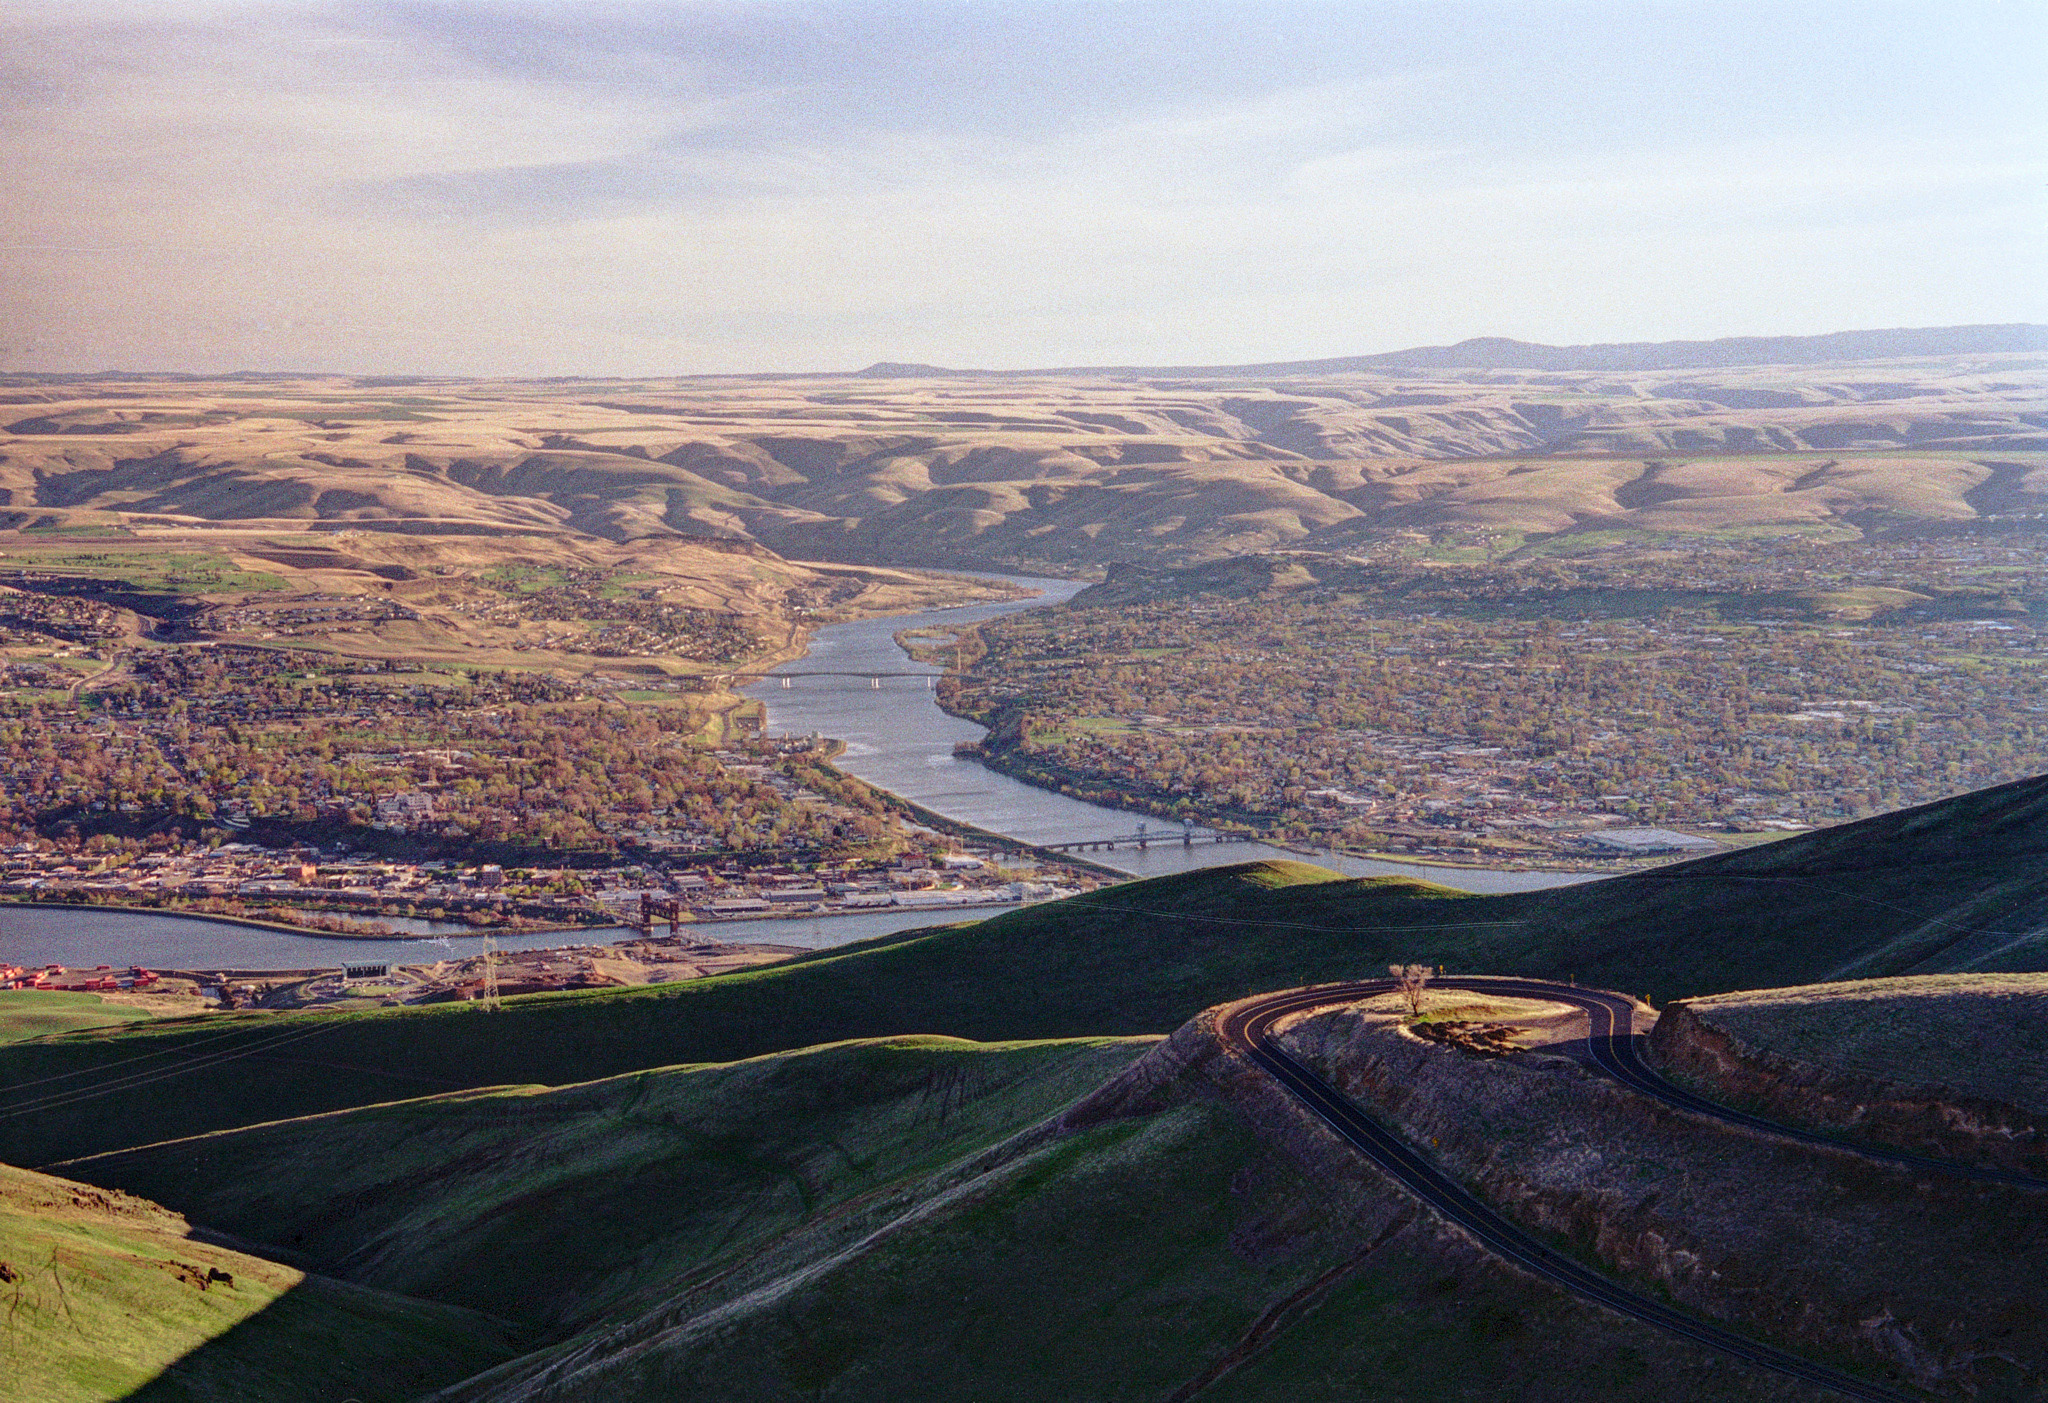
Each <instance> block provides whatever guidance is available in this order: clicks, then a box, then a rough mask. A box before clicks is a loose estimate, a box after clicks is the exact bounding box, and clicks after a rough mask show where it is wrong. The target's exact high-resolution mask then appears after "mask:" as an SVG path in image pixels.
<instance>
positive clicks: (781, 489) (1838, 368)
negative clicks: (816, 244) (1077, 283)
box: [0, 348, 2048, 568]
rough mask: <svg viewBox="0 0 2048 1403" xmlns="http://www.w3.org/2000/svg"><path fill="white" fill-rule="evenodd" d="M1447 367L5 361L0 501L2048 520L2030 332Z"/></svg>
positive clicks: (1077, 516) (787, 525) (742, 533)
mask: <svg viewBox="0 0 2048 1403" xmlns="http://www.w3.org/2000/svg"><path fill="white" fill-rule="evenodd" d="M1539 349H1541V348H1539ZM1594 349H1598V348H1594ZM1788 354H1789V353H1788ZM1424 359H1425V360H1427V358H1426V357H1425V358H1424ZM1457 359H1458V358H1456V357H1452V358H1451V359H1450V362H1441V363H1439V364H1437V365H1435V366H1434V367H1430V366H1426V365H1425V366H1423V367H1420V368H1417V367H1408V368H1402V367H1397V366H1391V365H1380V364H1376V365H1363V364H1361V365H1351V364H1350V363H1349V362H1344V363H1340V364H1337V365H1331V364H1325V365H1322V366H1321V367H1320V368H1318V367H1317V366H1295V367H1269V368H1259V367H1249V368H1245V369H1243V370H1242V371H1213V372H1202V373H1194V372H1187V373H1175V372H1142V371H1131V372H1115V371H1076V372H1045V373H1034V374H1030V375H1011V376H977V375H970V374H955V373H951V372H934V373H932V374H930V375H921V374H918V373H916V371H917V369H918V368H906V370H907V372H908V373H903V374H895V375H887V374H885V375H874V376H820V377H815V378H809V379H804V378H772V379H771V378H754V379H746V378H734V379H724V380H675V381H566V382H565V381H546V382H529V383H521V382H511V381H488V382H465V381H439V380H435V381H405V382H402V383H395V382H392V381H389V380H362V379H349V378H344V377H304V378H297V379H294V378H287V377H265V378H261V379H257V378H241V379H233V378H231V379H224V380H213V381H204V380H195V379H181V378H175V377H172V378H162V379H156V380H151V379H147V378H139V377H123V378H120V379H113V380H109V379H70V380H65V379H58V378H54V377H22V376H16V377H12V378H9V379H0V493H4V496H0V522H4V523H5V524H11V525H15V526H26V527H38V528H42V529H51V528H57V527H92V526H99V527H108V528H110V527H115V526H119V525H123V524H126V525H129V526H141V527H151V526H154V527H156V528H158V529H162V528H165V527H171V526H183V527H186V528H188V529H189V528H191V527H194V526H198V525H203V524H208V523H213V524H218V523H226V522H235V523H246V524H262V525H265V526H268V527H272V528H278V527H284V526H287V525H289V526H291V527H293V528H295V529H301V530H304V529H312V530H339V529H354V530H359V531H368V530H374V531H403V532H409V533H422V532H431V533H447V532H459V533H467V534H472V535H475V534H497V533H518V534H541V535H548V534H562V535H572V536H573V535H581V536H596V537H602V538H606V539H610V540H613V541H622V540H629V539H634V538H638V537H643V536H648V535H670V534H677V533H681V534H692V535H713V536H726V537H743V538H750V539H753V540H756V541H759V542H761V543H763V544H766V545H768V546H770V547H772V548H773V549H775V550H776V551H778V552H780V553H782V554H784V555H789V556H797V557H803V558H826V559H837V560H849V561H886V562H889V563H892V564H966V563H975V564H983V565H989V564H999V563H1008V564H1010V565H1013V566H1038V567H1041V568H1044V567H1054V568H1073V567H1084V566H1089V565H1097V564H1101V563H1103V562H1105V561H1108V560H1111V559H1118V558H1144V559H1154V560H1158V561H1165V562H1176V561H1188V560H1195V559H1204V558H1210V557H1214V556H1218V555H1224V554H1232V553H1239V552H1243V551H1248V550H1257V549H1263V548H1268V547H1274V546H1287V545H1293V544H1297V543H1305V544H1310V545H1318V544H1320V545H1341V544H1344V543H1347V542H1352V541H1356V540H1359V539H1362V538H1369V537H1373V536H1375V535H1379V534H1384V533H1386V532H1401V531H1407V532H1422V533H1425V534H1438V533H1443V532H1447V531H1450V532H1456V531H1480V532H1490V533H1496V534H1499V533H1509V534H1514V535H1530V534H1537V535H1551V534H1557V533H1573V532H1584V531H1605V530H1615V529H1623V530H1633V531H1647V532H1714V531H1728V530H1749V529H1756V528H1769V529H1774V530H1785V529H1793V530H1818V531H1832V532H1837V533H1843V534H1848V535H1853V534H1855V533H1856V532H1857V531H1859V530H1864V529H1868V528H1872V527H1875V526H1878V525H1881V524H1884V523H1887V522H1898V521H1970V520H1976V519H1978V518H1980V517H1983V516H1987V515H2000V514H2013V513H2022V514H2024V513H2029V512H2032V511H2037V510H2040V509H2041V508H2042V507H2043V506H2044V505H2048V477H2044V476H2043V469H2044V464H2048V456H2044V454H2048V353H2043V352H2040V351H2038V350H2036V351H1975V352H1970V351H1964V352H1959V353H1955V354H1948V355H1922V356H1919V357H1917V358H1915V357H1907V358H1898V359H1890V360H1866V359H1853V358H1851V359H1843V360H1837V361H1833V362H1826V363H1807V364H1795V365H1753V364H1752V365H1728V364H1725V363H1722V364H1716V363H1714V359H1713V357H1711V356H1706V355H1705V353H1701V355H1700V356H1696V357H1693V358H1692V359H1693V363H1692V364H1691V365H1686V366H1678V367H1666V368H1659V369H1635V368H1614V369H1567V370H1554V369H1542V368H1483V367H1472V366H1462V365H1459V364H1456V363H1453V362H1455V361H1456V360H1457ZM1467 359H1469V358H1467ZM1483 359H1484V358H1483V357H1482V358H1481V360H1483ZM1509 359H1510V360H1512V359H1513V358H1512V357H1510V358H1509ZM1523 359H1527V357H1523ZM1538 359H1539V360H1540V358H1538ZM1679 359H1681V360H1684V359H1686V357H1683V356H1681V357H1679ZM1722 359H1723V360H1724V361H1725V357H1723V358H1722Z"/></svg>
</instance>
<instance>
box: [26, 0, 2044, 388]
mask: <svg viewBox="0 0 2048 1403" xmlns="http://www.w3.org/2000/svg"><path fill="white" fill-rule="evenodd" d="M2043 71H2048V5H2043V4H2040V3H2037V0H2010V2H2009V3H2001V2H2000V0H1938V3H1919V4H1909V3H1896V4H1894V3H1886V0H1856V2H1855V3H1843V4H1824V5H1814V4H1802V3H1799V0H1772V3H1766V4H1754V5H1751V4H1745V3H1740V0H1700V2H1696V3H1686V0H1638V2H1637V3H1629V4H1622V3H1611V2H1608V3H1573V0H1527V2H1526V3H1523V2H1521V0H1516V2H1515V3H1501V4H1479V3H1470V4H1467V3H1434V4H1379V3H1336V2H1335V0H1332V2H1331V3H1319V2H1318V0H1268V2H1267V3H1258V4H1251V3H1199V0H1197V2H1196V3H1178V4H1152V3H1144V2H1143V0H1121V2H1120V3H1093V4H1067V3H1057V2H1056V0H1030V2H1029V3H1005V0H963V2H962V3H929V4H883V3H779V2H778V3H769V2H768V0H759V2H755V0H722V2H720V3H639V4H585V3H524V4H514V3H462V4H447V3H431V2H430V0H418V2H417V3H376V4H282V3H234V4H228V3H212V0H181V3H178V4H176V5H163V4H127V3H121V2H120V0H88V3H84V4H80V3H77V0H68V3H62V4H53V3H46V0H10V3H9V4H8V5H7V6H6V7H5V9H4V10H0V371H8V370H13V371H22V370H42V371H91V370H104V369H124V370H185V371H195V372H225V371H233V370H319V371H336V372H344V373H354V374H447V375H507V376H530V375H616V376H664V375H684V374H722V373H734V372H749V371H785V372H787V371H812V370H851V369H856V368H858V367H860V366H862V365H865V364H868V363H870V362H873V361H877V360H896V361H916V362H926V363H932V364H938V365H946V366H962V367H969V366H971V367H988V368H1025V367H1041V366H1073V365H1113V364H1138V365H1198V364H1232V363H1247V362H1256V361H1262V360H1292V359H1305V358H1312V357H1320V356H1340V355H1357V354H1365V353H1371V352H1378V351H1388V350H1395V349H1399V348H1404V347H1409V346H1417V345H1435V344H1443V343H1448V342H1453V341H1457V340H1461V339H1463V338H1465V337H1470V336H1512V337H1518V338H1521V339H1524V340H1531V341H1543V342H1549V343H1553V344H1574V343H1582V342H1591V341H1631V340H1671V339H1694V338H1706V337H1714V336H1728V335H1788V334H1815V333H1821V332H1828V331H1838V330H1851V329H1861V328H1871V327H1895V326H1943V325H1957V324H1966V323H1974V322H2015V321H2037V322H2048V97H2044V92H2048V84H2043V83H2042V82H2041V81H2040V75H2041V73H2042V72H2043Z"/></svg>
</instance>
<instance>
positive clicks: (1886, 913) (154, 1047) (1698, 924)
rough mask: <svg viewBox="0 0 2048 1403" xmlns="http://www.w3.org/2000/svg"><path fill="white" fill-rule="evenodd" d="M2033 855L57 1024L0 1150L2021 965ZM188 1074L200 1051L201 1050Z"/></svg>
mask: <svg viewBox="0 0 2048 1403" xmlns="http://www.w3.org/2000/svg"><path fill="white" fill-rule="evenodd" d="M2044 850H2048V780H2039V779H2036V780H2026V781H2021V782H2019V783H2016V784H2010V785H2005V786H2001V787H2000V788H1997V789H1992V790H1985V791H1981V792H1979V793H1976V794H1970V795H1964V796H1962V797H1960V798H1957V799H1952V800H1946V801H1943V802H1941V803H1938V804H1932V805H1927V806H1925V807H1923V808H1921V809H1914V810H1906V811H1903V812H1901V813H1896V814H1888V815H1884V816H1882V817H1879V818H1876V819H1871V820H1867V821H1865V822H1862V823H1857V824H1850V825H1845V826H1843V827H1841V828H1835V829H1830V830H1826V831H1824V832H1820V833H1814V834H1809V835H1804V836H1801V837H1798V838H1793V839H1788V840H1786V841H1784V842H1781V843H1774V844H1770V845H1768V846H1765V847H1761V848H1755V849H1750V850H1748V851H1745V852H1739V853H1731V854H1724V855H1719V856H1715V857H1711V858H1707V859H1703V860H1701V861H1699V862H1693V863H1687V864H1684V865H1681V866H1676V867H1670V868H1665V869H1661V870H1659V871H1656V872H1650V873H1644V874H1640V875H1635V876H1629V877H1624V878H1618V879H1615V880H1611V881H1605V882H1599V883H1591V884H1587V885H1583V886H1576V887H1567V888H1560V889H1555V890H1552V891H1548V892H1538V893H1527V894H1521V895H1513V896H1491V897H1479V896H1467V895H1463V894H1459V893H1454V892H1451V891H1449V890H1447V889H1444V888H1439V887H1431V886H1428V885H1427V884H1422V883H1413V882H1406V881H1401V880H1386V879H1375V880H1366V881H1349V880H1342V879H1337V878H1335V877H1333V875H1332V874H1330V873H1327V872H1324V871H1323V870H1321V869H1319V868H1314V867H1309V866H1306V865H1304V864H1296V863H1264V864H1251V865H1248V866H1243V867H1236V868H1223V869H1213V870H1210V871H1205V872H1197V873H1189V874H1184V875H1180V876H1174V877H1167V878H1161V879H1157V880H1154V881H1149V882H1136V883H1131V884H1128V885H1126V886H1122V887H1118V888H1114V889H1112V890H1109V891H1106V892H1100V893H1095V894H1092V895H1090V896H1088V897H1085V898H1078V899H1076V900H1073V901H1069V902H1063V903H1056V904H1049V905H1045V906H1040V907H1035V908H1032V909H1029V910H1025V911H1019V912H1014V913H1011V914H1009V915H1005V916H1001V917H998V918H996V919H994V920H990V921H983V922H980V923H977V924H974V925H970V926H964V927H956V928H952V929H945V930H938V931H932V932H923V933H917V932H913V933H910V934H908V935H904V936H898V937H891V938H887V939H884V940H881V941H877V942H871V943H869V944H868V945H866V946H854V947H849V948H848V949H846V950H844V951H836V952H830V953H828V954H826V955H823V956H820V957H816V958H811V959H806V960H802V961H798V962H794V963H791V964H788V965H783V966H775V967H770V968H768V969H764V970H761V971H758V972H749V973H745V974H736V975H728V976H721V977H719V978H716V979H710V980H701V981H695V982H690V983H683V984H674V985H663V986H658V987H657V988H654V989H646V990H626V991H620V992H617V993H609V992H607V993H594V994H589V995H570V996H535V997H530V998H526V999H519V1000H513V1001H511V1002H509V1003H508V1004H507V1006H506V1008H505V1010H504V1011H503V1012H501V1013H498V1014H489V1013H484V1012H481V1011H479V1010H477V1009H475V1008H473V1007H459V1006H450V1005H444V1006H440V1007H433V1008H409V1009H402V1010H398V1009H394V1010H385V1011H378V1012H373V1013H364V1014H356V1015H330V1014H306V1015H290V1016H280V1017H276V1018H271V1017H263V1018H255V1019H243V1020H240V1021H237V1022H233V1023H227V1024H225V1025H223V1024H222V1023H220V1022H219V1021H211V1020H202V1021H197V1022H191V1021H187V1022H181V1023H178V1024H171V1025H164V1024H159V1025H154V1026H147V1025H146V1026H141V1027H136V1028H132V1029H127V1030H116V1031H105V1030H102V1031H96V1032H85V1033H78V1034H73V1035H69V1036H67V1037H63V1038H54V1039H43V1040H40V1041H36V1042H30V1043H21V1044H16V1045H14V1046H12V1047H9V1048H4V1049H0V1078H4V1079H5V1080H6V1081H7V1082H8V1083H9V1084H10V1085H11V1086H12V1087H13V1088H15V1089H14V1091H13V1094H11V1095H9V1096H8V1097H7V1098H6V1099H5V1100H4V1101H0V1159H4V1160H8V1161H11V1162H14V1163H21V1164H44V1163H48V1162H50V1161H52V1160H57V1159H65V1158H70V1157H73V1156H77V1155H83V1154H91V1153H96V1152H98V1151H102V1150H109V1149H117V1148H123V1147H127V1146H133V1145H138V1144H144V1143H147V1142H149V1141H152V1140H161V1139H168V1138H172V1137H175V1136H182V1135H192V1134H197V1133H200V1132H203V1131H207V1130H214V1129H221V1128H224V1127H228V1126H234V1125H246V1124H249V1123H251V1122H255V1121H261V1120H276V1119H282V1118H285V1117H288V1116H294V1115H304V1114H308V1113H311V1112H316V1111H324V1110H333V1109H339V1108H341V1107H345V1106H354V1105H363V1104H366V1103H369V1102H374V1101H385V1100H392V1099H396V1098H399V1097H405V1096H417V1095H420V1094H423V1093H428V1092H433V1091H441V1090H455V1089H459V1088H462V1087H473V1086H493V1085H508V1084H511V1085H517V1084H528V1083H543V1084H548V1085H560V1084H562V1083H564V1082H572V1081H584V1080H589V1079H592V1078H596V1077H605V1076H613V1075H618V1074H621V1073H624V1072H629V1071H635V1070H638V1069H641V1068H645V1067H650V1066H668V1065H675V1064H680V1063H686V1062H707V1061H727V1060H732V1059H736V1058H742V1057H750V1056H756V1055H759V1054H762V1053H766V1052H773V1051H778V1050H784V1049H789V1048H796V1047H806V1046H811V1045H814V1044H818V1043H824V1042H835V1041H840V1040H843V1039H847V1038H871V1037H888V1036H894V1035H899V1034H911V1033H941V1034H949V1035H952V1036H957V1037H968V1038H975V1039H978V1040H982V1041H1005V1040H1010V1039H1018V1038H1067V1037H1090V1036H1104V1035H1122V1034H1143V1033H1162V1032H1166V1031H1169V1030H1171V1029H1172V1028H1174V1027H1176V1026H1178V1025H1179V1024H1180V1023H1181V1022H1182V1021H1183V1020H1185V1019H1186V1018H1188V1017H1189V1016H1190V1015H1192V1014H1193V1013H1195V1012H1196V1011H1198V1010H1200V1009H1202V1008H1204V1007H1207V1006H1209V1005H1211V1004H1214V1003H1217V1002H1220V1001H1222V1000H1224V999H1228V998H1233V997H1236V996H1239V995H1242V994H1244V993H1246V992H1249V991H1251V990H1254V989H1262V988H1276V987H1287V986H1291V985H1295V984H1300V983H1303V982H1307V981H1310V980H1317V979H1331V978H1340V977H1347V976H1354V975H1358V974H1362V973H1371V972H1376V971H1378V970H1380V969H1383V968H1385V966H1386V964H1387V963H1388V962H1389V961H1390V960H1395V959H1400V960H1425V961H1427V962H1430V963H1441V964H1444V965H1447V966H1449V967H1451V968H1453V969H1459V970H1471V971H1488V972H1502V973H1510V972H1511V973H1521V974H1531V975H1558V976H1571V977H1575V978H1577V979H1579V980H1581V981H1584V982H1588V983H1597V984H1602V985H1606V986H1608V987H1612V988H1620V989H1625V990H1627V991H1629V992H1631V993H1640V994H1647V995H1649V996H1650V997H1652V998H1653V999H1656V1000H1659V1001H1662V1000H1665V999H1670V998H1677V997H1685V996H1691V995H1697V994H1708V993H1720V992H1725V991H1728V990H1732V989H1751V988H1759V987H1766V986H1772V985H1787V984H1810V983H1818V982H1822V981H1825V980H1830V979H1843V978H1856V977H1868V976H1873V975H1883V974H1910V973H1929V972H1943V971H1959V970H1960V971H1967V970H2030V969H2042V968H2048V935H2043V934H2039V933H2036V932H2037V931H2039V930H2041V929H2042V928H2043V926H2044V922H2043V920H2042V915H2043V912H2044V910H2048V874H2044V872H2043V869H2042V867H2041V865H2040V863H2039V856H2040V854H2041V853H2042V852H2043V851H2044ZM210 1058H220V1059H223V1060H220V1061H205V1060H199V1059H210ZM132 1059H145V1060H139V1061H138V1060H132ZM172 1073H177V1075H175V1076H172V1075H170V1074H172ZM106 1075H122V1076H134V1077H137V1078H142V1079H145V1080H138V1081H136V1082H133V1083H127V1084H126V1085H128V1086H129V1087H131V1088H132V1094H124V1095H120V1096H105V1097H97V1098H95V1099H89V1100H87V1099H79V1100H68V1099H66V1098H67V1096H69V1095H71V1094H73V1088H75V1087H82V1086H86V1085H88V1084H91V1083H95V1082H97V1081H98V1080H99V1079H100V1078H101V1077H103V1076H106ZM52 1078H59V1079H60V1080H51V1079H52ZM151 1078H165V1079H162V1080H149V1079H151Z"/></svg>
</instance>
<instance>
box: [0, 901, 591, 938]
mask: <svg viewBox="0 0 2048 1403" xmlns="http://www.w3.org/2000/svg"><path fill="white" fill-rule="evenodd" d="M0 906H21V907H27V908H28V909H30V910H35V911H114V912H119V913H120V914H122V915H124V916H159V917H165V918H168V919H170V920H174V921H205V922H207V923H209V924H211V925H220V926H246V927H249V928H251V929H253V930H268V931H278V932H281V933H283V934H285V935H302V936H305V937H306V938H308V939H310V940H441V939H444V938H446V937H447V936H450V935H458V934H460V935H476V936H485V935H496V934H505V935H559V934H560V933H562V932H563V931H599V930H623V929H626V927H625V926H623V925H622V924H620V923H617V922H614V923H612V924H610V925H601V926H585V925H576V924H573V923H555V924H543V925H531V926H472V925H469V924H468V923H467V922H460V921H449V922H446V923H445V924H447V925H448V926H449V929H448V930H446V931H405V930H401V929H393V930H390V931H336V930H328V929H326V928H325V927H322V926H301V925H294V924H292V923H291V922H290V921H266V920H264V919H263V918H262V917H260V916H230V915H227V914H225V913H222V912H217V911H187V910H183V909H181V908H178V907H166V906H131V905H128V904H127V903H125V902H119V901H13V900H6V899H0ZM335 914H337V915H339V914H340V913H339V912H337V913H335ZM391 919H393V920H416V919H425V918H423V917H405V916H396V917H392V918H391Z"/></svg>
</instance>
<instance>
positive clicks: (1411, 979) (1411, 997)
mask: <svg viewBox="0 0 2048 1403" xmlns="http://www.w3.org/2000/svg"><path fill="white" fill-rule="evenodd" d="M1387 973H1388V974H1391V975H1393V976H1394V979H1395V981H1396V985H1395V987H1396V988H1397V989H1398V990H1399V992H1400V995H1401V997H1402V998H1403V999H1406V1000H1407V1001H1408V1014H1409V1016H1410V1017H1411V1018H1414V1017H1420V1016H1421V1014H1422V990H1423V987H1424V986H1425V985H1427V984H1428V983H1429V975H1430V969H1429V966H1428V965H1388V966H1387Z"/></svg>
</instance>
